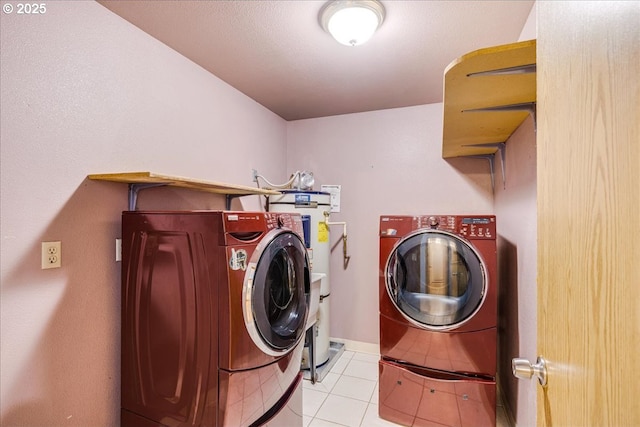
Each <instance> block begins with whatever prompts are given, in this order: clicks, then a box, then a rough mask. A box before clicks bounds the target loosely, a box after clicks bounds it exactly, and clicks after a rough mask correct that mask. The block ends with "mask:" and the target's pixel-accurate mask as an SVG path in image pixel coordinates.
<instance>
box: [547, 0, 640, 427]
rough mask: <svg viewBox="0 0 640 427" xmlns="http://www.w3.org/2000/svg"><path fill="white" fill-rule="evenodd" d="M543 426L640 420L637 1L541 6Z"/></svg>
mask: <svg viewBox="0 0 640 427" xmlns="http://www.w3.org/2000/svg"><path fill="white" fill-rule="evenodd" d="M537 8H538V48H537V49H538V50H537V61H538V69H537V70H538V74H537V76H538V77H537V78H538V81H537V85H538V135H537V149H538V349H539V354H541V355H543V356H544V357H545V358H546V359H547V363H548V385H547V387H546V388H544V389H543V388H542V387H540V388H539V392H538V424H539V425H545V426H561V425H563V426H587V425H589V426H638V425H640V405H638V402H637V401H638V397H639V396H640V202H639V200H640V173H639V171H640V131H639V127H640V83H639V80H640V2H638V1H619V2H614V1H600V2H586V1H538V2H537Z"/></svg>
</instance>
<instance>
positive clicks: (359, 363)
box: [302, 351, 510, 427]
mask: <svg viewBox="0 0 640 427" xmlns="http://www.w3.org/2000/svg"><path fill="white" fill-rule="evenodd" d="M379 358H380V356H378V355H374V354H367V353H357V352H353V351H344V352H343V353H342V355H341V356H340V358H339V359H338V360H337V361H336V364H335V365H334V366H333V368H331V371H329V373H327V375H326V376H325V377H324V379H323V380H322V382H317V383H315V384H311V382H310V381H307V380H305V381H303V385H302V386H303V389H302V403H303V418H304V419H303V426H304V427H332V426H338V427H340V426H348V427H385V426H397V424H394V423H390V422H388V421H385V420H383V419H381V418H379V417H378V359H379ZM496 426H497V427H510V426H509V423H508V421H507V417H506V415H505V412H504V408H502V407H501V406H498V408H497V420H496Z"/></svg>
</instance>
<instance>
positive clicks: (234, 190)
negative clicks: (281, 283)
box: [88, 172, 280, 210]
mask: <svg viewBox="0 0 640 427" xmlns="http://www.w3.org/2000/svg"><path fill="white" fill-rule="evenodd" d="M88 178H89V179H93V180H99V181H111V182H121V183H125V184H129V210H135V209H136V202H137V197H138V191H139V190H143V189H145V188H151V187H159V186H170V187H180V188H188V189H190V190H197V191H205V192H209V193H215V194H224V195H225V196H226V197H227V209H229V208H230V205H231V199H232V198H233V197H239V196H249V195H256V194H258V195H264V196H268V195H278V194H280V192H279V191H275V190H266V189H262V188H255V187H247V186H244V185H234V184H225V183H221V182H214V181H203V180H199V179H193V178H184V177H179V176H171V175H163V174H157V173H153V172H120V173H106V174H92V175H88Z"/></svg>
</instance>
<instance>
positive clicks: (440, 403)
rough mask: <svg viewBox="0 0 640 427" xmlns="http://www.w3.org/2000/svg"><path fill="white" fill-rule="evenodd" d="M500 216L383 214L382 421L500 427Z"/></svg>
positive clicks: (380, 393) (381, 265)
mask: <svg viewBox="0 0 640 427" xmlns="http://www.w3.org/2000/svg"><path fill="white" fill-rule="evenodd" d="M497 283H498V282H497V255H496V219H495V216H490V215H464V216H462V215H460V216H442V215H424V216H382V217H380V274H379V296H380V355H381V359H380V362H379V373H380V384H379V415H380V417H381V418H383V419H386V420H389V421H393V422H395V423H399V424H403V425H411V426H418V425H443V426H456V427H463V426H495V410H496V407H495V405H496V388H495V377H496V363H497V362H496V351H497V350H496V347H497V298H498V291H497Z"/></svg>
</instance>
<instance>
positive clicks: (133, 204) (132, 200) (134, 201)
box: [129, 182, 169, 211]
mask: <svg viewBox="0 0 640 427" xmlns="http://www.w3.org/2000/svg"><path fill="white" fill-rule="evenodd" d="M165 185H169V183H168V182H154V183H151V184H136V183H131V184H129V210H130V211H135V210H137V209H138V207H137V205H138V192H139V191H140V190H146V189H147V188H153V187H163V186H165Z"/></svg>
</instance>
